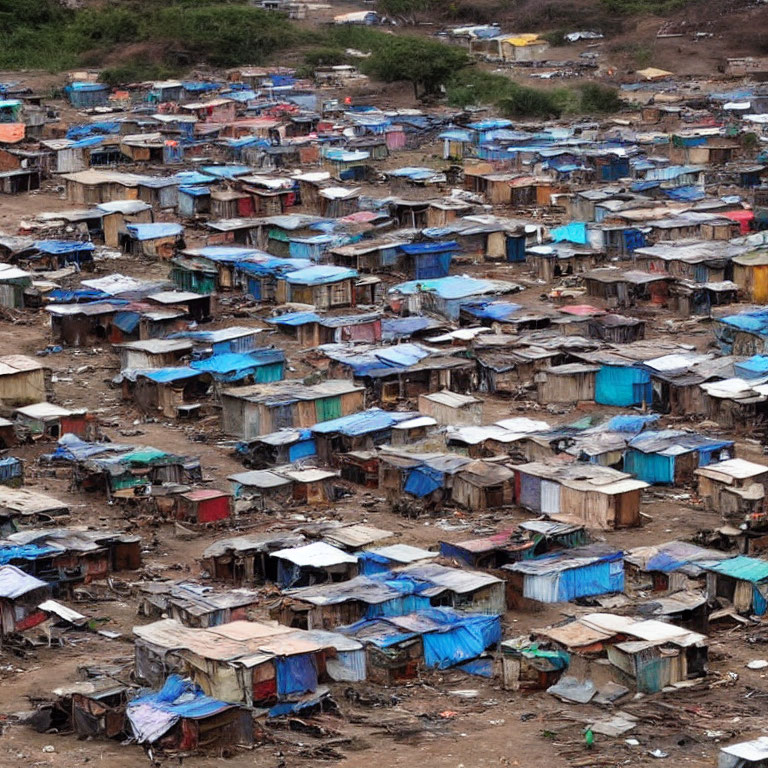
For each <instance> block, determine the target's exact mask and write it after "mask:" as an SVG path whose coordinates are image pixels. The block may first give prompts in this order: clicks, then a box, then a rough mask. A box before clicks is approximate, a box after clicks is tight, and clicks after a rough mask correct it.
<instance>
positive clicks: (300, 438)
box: [236, 428, 317, 469]
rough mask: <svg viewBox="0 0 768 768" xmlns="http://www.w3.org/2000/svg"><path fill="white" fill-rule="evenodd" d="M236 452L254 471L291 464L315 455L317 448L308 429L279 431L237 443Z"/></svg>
mask: <svg viewBox="0 0 768 768" xmlns="http://www.w3.org/2000/svg"><path fill="white" fill-rule="evenodd" d="M236 450H237V452H238V454H239V456H240V458H241V460H242V462H243V464H245V466H247V467H253V468H255V469H264V468H265V467H275V466H277V465H279V464H291V463H293V462H295V461H298V460H299V459H304V458H310V457H314V456H316V455H317V447H316V445H315V441H314V438H313V437H312V433H311V431H310V430H309V429H290V428H286V429H279V430H277V432H272V433H270V434H267V435H259V436H258V437H255V438H252V439H251V440H247V441H244V442H241V443H238V445H237V448H236Z"/></svg>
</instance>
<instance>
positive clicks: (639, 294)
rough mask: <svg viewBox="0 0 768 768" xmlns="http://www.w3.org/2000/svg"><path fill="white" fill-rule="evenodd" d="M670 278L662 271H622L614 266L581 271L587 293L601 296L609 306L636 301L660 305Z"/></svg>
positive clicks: (667, 288) (636, 302)
mask: <svg viewBox="0 0 768 768" xmlns="http://www.w3.org/2000/svg"><path fill="white" fill-rule="evenodd" d="M672 280H673V278H672V277H671V276H670V275H667V274H663V273H661V274H660V273H653V272H641V271H640V270H629V271H623V270H620V269H616V268H614V267H605V268H602V269H594V270H592V271H591V272H585V273H584V284H585V286H586V289H587V296H592V297H596V298H600V299H603V300H604V301H606V302H607V304H608V305H609V306H611V307H633V306H636V305H637V304H638V303H650V304H656V305H659V306H663V305H665V304H666V303H667V299H668V295H669V284H670V282H671V281H672Z"/></svg>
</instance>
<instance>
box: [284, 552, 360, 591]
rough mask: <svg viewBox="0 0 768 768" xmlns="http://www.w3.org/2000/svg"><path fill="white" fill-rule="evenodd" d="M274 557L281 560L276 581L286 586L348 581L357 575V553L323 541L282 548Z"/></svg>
mask: <svg viewBox="0 0 768 768" xmlns="http://www.w3.org/2000/svg"><path fill="white" fill-rule="evenodd" d="M271 557H273V558H274V559H275V560H277V562H278V564H277V583H278V584H279V585H280V586H281V587H283V588H285V587H302V586H312V585H313V584H323V583H325V582H329V581H346V580H347V579H351V578H353V577H354V576H356V575H357V568H358V564H357V557H356V556H354V555H350V554H348V553H347V552H344V551H342V550H340V549H338V548H337V547H333V546H331V545H330V544H326V543H325V542H323V541H316V542H313V543H312V544H305V545H304V546H301V547H294V548H291V549H280V550H278V551H277V552H272V554H271Z"/></svg>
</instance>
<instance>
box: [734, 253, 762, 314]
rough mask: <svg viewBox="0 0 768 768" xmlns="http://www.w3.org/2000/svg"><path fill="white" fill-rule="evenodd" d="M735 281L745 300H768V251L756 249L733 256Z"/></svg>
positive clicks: (757, 301)
mask: <svg viewBox="0 0 768 768" xmlns="http://www.w3.org/2000/svg"><path fill="white" fill-rule="evenodd" d="M731 261H732V263H733V282H734V283H736V285H737V286H738V287H739V296H740V298H742V299H743V300H744V301H752V302H755V303H756V304H765V303H766V302H768V252H766V251H755V252H754V253H746V254H743V255H739V256H734V257H733V258H732V260H731Z"/></svg>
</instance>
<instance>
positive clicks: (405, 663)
mask: <svg viewBox="0 0 768 768" xmlns="http://www.w3.org/2000/svg"><path fill="white" fill-rule="evenodd" d="M340 631H341V632H344V633H345V634H347V635H349V636H350V637H353V638H355V639H356V640H358V641H359V642H361V643H363V645H364V646H365V648H366V667H367V677H368V679H370V680H371V682H374V683H378V684H380V685H392V684H397V683H401V682H407V681H408V680H411V679H413V678H414V677H416V676H417V674H418V672H419V671H420V670H421V669H422V668H438V669H448V668H450V667H455V666H458V667H461V666H462V665H464V664H467V666H468V667H470V668H471V669H473V670H474V669H483V670H485V669H486V668H487V667H488V666H489V663H490V660H487V661H486V663H483V662H482V661H481V662H479V663H478V662H476V663H475V665H473V664H472V663H473V660H476V659H478V657H480V656H482V655H483V653H484V652H485V650H486V649H488V648H494V647H496V646H497V644H498V643H499V641H500V640H501V624H500V620H499V617H498V616H487V615H482V614H480V615H479V614H472V615H467V614H464V613H462V612H460V611H454V610H452V609H450V608H429V609H425V610H421V611H418V612H416V613H410V614H407V615H405V616H382V617H377V618H372V619H363V620H362V621H360V622H357V623H356V624H352V625H350V626H347V627H340ZM483 674H487V672H483Z"/></svg>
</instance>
